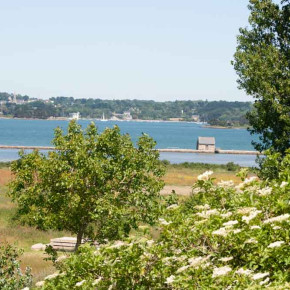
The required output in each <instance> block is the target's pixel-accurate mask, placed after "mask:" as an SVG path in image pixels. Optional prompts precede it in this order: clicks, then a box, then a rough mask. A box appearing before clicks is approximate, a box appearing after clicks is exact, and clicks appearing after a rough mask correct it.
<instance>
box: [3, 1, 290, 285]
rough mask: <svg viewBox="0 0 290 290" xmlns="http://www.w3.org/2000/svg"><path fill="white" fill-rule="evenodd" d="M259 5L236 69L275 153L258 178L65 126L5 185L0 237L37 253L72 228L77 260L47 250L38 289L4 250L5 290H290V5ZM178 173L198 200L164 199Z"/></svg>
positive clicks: (256, 129) (25, 158) (264, 142)
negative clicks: (42, 242)
mask: <svg viewBox="0 0 290 290" xmlns="http://www.w3.org/2000/svg"><path fill="white" fill-rule="evenodd" d="M249 8H250V11H251V16H250V25H251V28H249V29H241V36H239V39H238V41H239V44H238V48H237V53H236V55H235V63H234V65H235V68H236V70H237V72H238V74H239V77H240V80H239V82H240V85H241V87H242V88H244V89H246V91H247V93H249V94H251V95H253V96H254V97H255V98H256V102H255V104H254V111H253V112H252V113H250V114H248V116H249V121H250V124H251V125H252V126H253V129H252V133H259V134H261V138H260V141H261V143H259V144H256V148H257V149H259V150H262V149H263V150H264V149H268V150H265V151H264V154H265V158H264V159H263V161H262V162H261V165H262V166H261V168H260V169H259V170H255V173H257V176H256V175H254V174H253V171H252V172H250V171H249V169H248V168H239V167H238V166H237V165H235V164H233V163H229V164H227V165H224V166H218V165H217V166H216V165H205V164H191V163H184V164H181V165H173V164H170V163H169V162H168V161H163V162H161V161H159V160H158V152H157V151H155V150H154V146H155V142H154V141H153V140H152V139H151V138H149V137H148V136H146V135H143V136H141V137H140V139H139V141H138V143H137V147H134V146H133V144H132V141H131V139H130V137H129V136H128V135H121V134H120V131H119V129H118V128H117V127H115V128H113V129H106V130H105V131H104V132H103V133H102V134H98V132H97V130H96V127H95V126H94V125H93V124H92V125H90V126H89V127H88V128H87V130H86V131H85V132H84V131H83V130H82V128H81V127H80V126H79V125H77V123H76V122H71V123H70V124H69V128H68V134H67V135H65V134H64V133H63V132H62V131H61V130H60V129H56V131H55V138H54V141H53V142H54V145H55V146H56V147H57V151H56V152H51V153H49V154H48V157H46V156H45V155H42V154H40V153H39V152H37V151H35V152H33V153H30V154H24V153H21V155H20V159H19V160H17V161H15V162H13V163H12V165H11V169H12V172H13V177H11V178H12V181H11V183H10V185H9V189H8V190H6V189H5V188H0V198H1V203H0V212H1V215H0V218H1V219H2V222H1V223H0V230H1V233H2V234H1V235H0V238H1V239H2V238H3V237H5V236H8V237H9V235H10V238H11V235H13V234H14V235H15V236H14V238H15V237H17V235H19V232H21V233H24V232H25V230H26V231H27V232H28V233H31V234H30V235H27V233H26V241H25V242H23V237H22V236H20V235H19V242H20V245H22V244H25V243H26V245H27V244H28V243H27V240H29V239H30V240H29V241H31V239H32V237H35V236H37V235H40V236H42V235H43V236H42V237H44V235H47V236H46V237H48V236H49V235H48V233H47V232H44V231H40V229H42V230H48V229H53V230H54V231H53V232H50V234H51V235H58V234H63V232H59V231H57V230H67V231H69V232H71V233H73V234H74V235H77V236H78V243H77V247H76V251H75V252H73V253H70V254H65V255H64V254H60V253H56V252H55V251H52V250H51V248H47V251H46V252H47V254H50V256H49V258H48V260H49V261H46V263H48V264H46V265H48V266H47V269H49V270H47V272H49V271H54V272H53V273H52V272H49V273H47V274H49V275H43V274H41V275H39V276H38V278H37V279H36V280H35V281H34V283H33V284H32V283H31V276H30V272H29V270H28V271H27V272H26V273H25V274H24V276H23V275H20V274H19V273H20V268H19V265H20V264H19V263H20V262H18V255H17V250H15V249H14V248H12V247H11V246H10V245H4V246H3V247H2V248H0V255H2V253H4V255H5V259H3V261H4V262H2V264H1V267H2V268H4V269H5V268H6V269H11V271H8V275H6V276H4V275H3V273H5V272H4V271H2V269H1V271H0V280H1V283H3V284H2V288H3V289H5V288H6V289H9V288H12V289H13V288H16V289H17V287H14V286H13V284H12V287H10V284H9V282H10V281H12V283H14V282H15V283H18V281H20V282H19V283H21V284H19V286H21V287H24V286H27V287H35V288H38V289H39V288H41V289H84V290H85V289H264V288H268V289H289V288H290V271H289V270H290V258H289V257H290V246H289V245H290V232H289V229H290V214H289V213H290V203H289V200H290V144H289V123H288V122H289V119H288V117H289V110H288V109H289V107H287V106H288V105H289V94H288V95H287V94H285V93H286V92H288V90H289V88H287V80H285V79H284V77H288V82H289V75H288V73H289V66H288V67H287V61H288V60H289V59H288V58H287V55H286V54H285V55H283V53H284V50H286V51H287V49H288V42H287V41H289V35H288V34H287V33H288V32H287V31H285V29H286V28H287V27H288V26H287V25H289V21H288V20H289V14H288V13H289V1H288V0H283V1H281V4H280V5H278V4H274V3H273V2H272V1H271V0H250V5H249ZM280 57H281V58H280ZM288 57H289V56H288ZM288 65H289V64H288ZM284 107H285V108H286V110H288V111H287V112H286V111H284ZM179 109H180V108H179ZM268 119H275V120H268ZM287 138H288V139H287ZM164 168H165V170H166V174H165V176H163V174H164ZM204 169H206V171H205V172H202V171H203V170H204ZM0 170H3V169H0ZM213 171H217V174H216V173H214V172H213ZM0 172H1V171H0ZM177 172H183V173H186V174H188V175H189V174H190V173H189V172H191V174H192V177H193V179H192V180H190V182H191V187H190V193H189V194H187V195H183V196H181V195H179V191H178V189H179V188H181V186H180V185H181V184H179V187H177V190H173V191H172V192H167V193H166V194H164V195H162V194H160V191H161V189H162V187H163V180H165V184H166V186H168V185H172V184H176V179H178V178H179V176H178V174H177ZM169 173H170V174H171V175H169ZM249 173H251V174H249ZM222 174H227V176H228V177H230V179H228V178H227V180H225V179H223V180H221V175H222ZM233 175H235V179H234V178H232V177H233ZM174 178H175V179H174ZM216 178H218V180H216ZM185 182H189V180H188V179H186V180H182V179H180V183H182V185H183V186H184V185H185ZM7 192H8V195H9V196H10V197H12V202H16V205H14V204H13V203H11V199H10V198H9V197H7V196H5V194H6V193H7ZM15 214H16V220H14V221H11V220H10V219H9V217H12V216H15ZM59 218H61V220H60V219H59ZM19 221H20V222H22V223H24V224H26V225H23V226H22V225H20V224H19ZM27 225H28V226H27ZM31 225H35V226H36V227H38V228H39V229H38V228H34V227H31ZM8 229H9V230H8ZM15 229H18V230H19V232H18V233H17V232H16V230H15ZM3 233H4V234H3ZM80 233H81V235H80ZM24 236H25V235H24ZM28 236H29V237H28ZM82 238H85V239H86V244H85V245H81V246H79V244H80V240H81V239H82ZM7 240H8V242H9V238H8V239H7ZM78 246H79V247H78ZM39 256H40V255H39ZM10 257H12V259H10ZM33 257H36V255H34V256H33ZM37 261H38V262H39V260H37ZM11 262H12V264H11ZM23 266H24V265H23ZM22 270H23V269H22ZM32 273H33V269H32ZM1 275H2V276H1ZM4 278H6V279H4ZM20 279H21V280H20ZM35 282H36V283H35Z"/></svg>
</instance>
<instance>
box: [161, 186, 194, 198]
mask: <svg viewBox="0 0 290 290" xmlns="http://www.w3.org/2000/svg"><path fill="white" fill-rule="evenodd" d="M191 189H192V187H191V186H177V185H165V186H164V188H163V189H162V190H161V192H160V193H161V194H162V195H167V194H170V193H171V192H172V190H174V191H175V192H176V194H178V195H185V196H188V195H190V193H191Z"/></svg>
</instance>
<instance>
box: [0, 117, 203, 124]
mask: <svg viewBox="0 0 290 290" xmlns="http://www.w3.org/2000/svg"><path fill="white" fill-rule="evenodd" d="M1 119H4V120H36V121H37V120H38V121H71V120H72V119H70V118H66V117H56V118H47V119H40V118H15V117H3V116H2V117H0V120H1ZM78 120H81V121H103V120H102V119H96V118H80V119H78ZM114 121H115V122H150V123H154V122H155V123H159V122H167V123H193V124H199V123H197V122H193V121H186V120H184V121H182V120H179V121H178V120H174V121H172V120H158V119H157V120H147V119H146V120H143V119H132V120H121V119H120V120H110V119H108V120H105V121H104V122H114Z"/></svg>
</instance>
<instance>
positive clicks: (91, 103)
mask: <svg viewBox="0 0 290 290" xmlns="http://www.w3.org/2000/svg"><path fill="white" fill-rule="evenodd" d="M11 97H12V95H10V94H8V93H0V101H4V102H3V103H2V105H1V106H0V112H2V115H3V116H11V117H15V118H37V119H47V118H49V117H51V116H53V117H69V114H70V113H73V112H80V114H81V117H83V118H101V117H102V115H103V113H104V114H105V116H106V118H110V117H112V116H113V114H114V113H116V114H122V113H123V112H125V111H129V112H130V114H131V116H132V118H133V119H142V120H169V119H170V118H180V119H182V120H184V121H197V120H199V121H202V122H208V123H209V124H211V125H218V126H244V125H247V124H248V121H247V119H246V113H247V112H249V111H251V109H252V103H251V102H237V101H235V102H227V101H211V102H210V101H201V100H197V101H192V100H188V101H167V102H155V101H146V100H102V99H84V98H83V99H75V98H73V97H53V98H50V99H49V101H46V102H45V101H43V100H37V99H31V98H29V97H28V96H22V95H17V100H23V102H22V103H21V104H17V103H13V102H7V101H8V99H9V98H11ZM5 101H6V103H5ZM193 116H195V117H194V118H193ZM197 116H199V117H197Z"/></svg>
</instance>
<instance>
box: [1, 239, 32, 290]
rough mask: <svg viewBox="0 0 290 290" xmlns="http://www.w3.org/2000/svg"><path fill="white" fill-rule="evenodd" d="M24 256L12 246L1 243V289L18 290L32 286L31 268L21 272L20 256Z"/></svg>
mask: <svg viewBox="0 0 290 290" xmlns="http://www.w3.org/2000/svg"><path fill="white" fill-rule="evenodd" d="M21 254H22V251H21V250H18V249H17V248H15V247H14V246H12V245H9V244H3V243H0V289H2V290H14V289H15V290H17V289H22V288H24V287H27V286H30V285H31V283H32V275H31V271H30V268H26V269H25V271H21V268H20V260H19V255H21Z"/></svg>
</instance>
